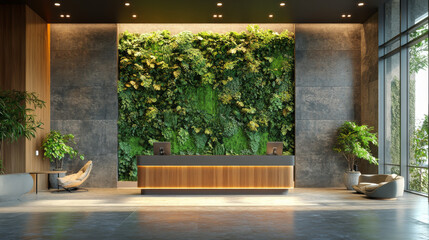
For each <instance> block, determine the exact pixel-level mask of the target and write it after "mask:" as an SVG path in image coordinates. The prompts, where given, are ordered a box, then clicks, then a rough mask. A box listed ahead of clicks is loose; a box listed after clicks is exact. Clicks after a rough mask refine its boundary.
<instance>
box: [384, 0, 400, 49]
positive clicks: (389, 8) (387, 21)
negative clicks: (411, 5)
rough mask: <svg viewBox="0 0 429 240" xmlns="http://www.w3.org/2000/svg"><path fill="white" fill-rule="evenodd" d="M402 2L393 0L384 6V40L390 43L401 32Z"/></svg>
mask: <svg viewBox="0 0 429 240" xmlns="http://www.w3.org/2000/svg"><path fill="white" fill-rule="evenodd" d="M400 5H401V4H400V0H392V1H389V2H387V3H386V4H385V5H384V13H385V16H384V38H385V41H386V42H387V41H389V40H390V39H392V38H393V37H395V36H396V35H398V34H399V31H400V20H401V18H400Z"/></svg>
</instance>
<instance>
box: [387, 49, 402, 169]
mask: <svg viewBox="0 0 429 240" xmlns="http://www.w3.org/2000/svg"><path fill="white" fill-rule="evenodd" d="M384 63H385V79H384V83H385V86H384V87H385V93H384V94H385V95H384V96H385V103H384V108H385V130H384V131H385V132H384V134H385V149H384V152H385V163H386V164H397V165H400V163H401V81H400V68H399V66H400V55H399V53H396V54H394V55H392V56H390V57H388V58H386V59H385V60H384Z"/></svg>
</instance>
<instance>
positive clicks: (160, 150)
mask: <svg viewBox="0 0 429 240" xmlns="http://www.w3.org/2000/svg"><path fill="white" fill-rule="evenodd" d="M153 154H154V155H170V154H171V143H170V142H154V143H153Z"/></svg>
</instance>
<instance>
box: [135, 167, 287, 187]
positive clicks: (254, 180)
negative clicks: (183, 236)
mask: <svg viewBox="0 0 429 240" xmlns="http://www.w3.org/2000/svg"><path fill="white" fill-rule="evenodd" d="M137 184H138V187H139V188H143V189H288V188H293V187H294V179H293V166H138V183H137Z"/></svg>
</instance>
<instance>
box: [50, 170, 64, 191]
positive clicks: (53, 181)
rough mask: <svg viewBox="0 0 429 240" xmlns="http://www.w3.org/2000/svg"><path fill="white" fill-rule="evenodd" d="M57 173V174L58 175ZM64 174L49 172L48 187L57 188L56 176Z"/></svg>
mask: <svg viewBox="0 0 429 240" xmlns="http://www.w3.org/2000/svg"><path fill="white" fill-rule="evenodd" d="M58 175H59V176H58ZM64 176H66V174H65V173H59V174H58V173H51V174H49V188H59V186H58V178H59V177H64Z"/></svg>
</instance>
